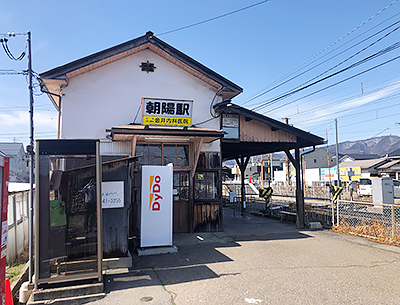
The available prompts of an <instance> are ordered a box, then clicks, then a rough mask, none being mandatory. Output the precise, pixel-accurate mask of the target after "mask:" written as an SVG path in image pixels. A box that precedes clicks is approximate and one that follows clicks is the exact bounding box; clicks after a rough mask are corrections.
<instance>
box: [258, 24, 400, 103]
mask: <svg viewBox="0 0 400 305" xmlns="http://www.w3.org/2000/svg"><path fill="white" fill-rule="evenodd" d="M398 23H400V20H399V21H397V22H395V23H393V24H391V25H390V26H388V27H386V28H385V29H383V30H381V31H379V32H377V33H375V34H373V35H371V36H369V37H367V38H365V39H364V40H362V41H360V42H358V43H357V44H355V45H353V46H351V47H349V48H347V49H346V50H343V51H342V52H340V53H338V54H336V55H334V56H332V57H330V58H328V59H326V60H325V61H323V62H321V63H319V64H317V65H315V66H313V67H311V68H310V69H308V70H306V71H303V72H302V73H300V74H297V75H295V76H294V77H292V78H290V79H288V80H286V81H285V82H283V83H280V84H278V85H276V86H275V87H273V88H271V89H269V90H267V91H264V92H263V93H261V94H259V95H258V96H256V97H254V99H255V98H258V97H261V96H262V95H264V94H266V93H268V92H270V91H272V90H274V89H277V88H278V87H280V86H282V85H284V84H286V83H288V82H290V81H292V80H294V79H295V78H297V77H299V76H301V75H303V74H305V73H307V72H309V71H311V70H313V69H315V68H316V67H319V66H320V65H322V64H324V63H326V62H327V61H329V60H331V59H333V58H335V57H337V56H339V55H341V54H342V53H344V52H346V51H348V50H350V49H352V48H354V47H355V46H357V45H359V44H361V43H363V42H365V41H367V40H368V39H370V38H372V37H374V36H376V35H378V34H380V33H381V32H383V31H385V30H387V29H388V28H390V27H392V26H394V25H395V24H398ZM399 28H400V26H398V27H396V28H395V29H393V30H392V31H390V32H389V33H386V34H385V35H383V36H382V37H380V38H379V39H377V40H375V41H374V42H372V43H370V44H369V45H368V46H366V47H364V48H362V49H361V50H359V51H357V52H356V53H354V54H353V55H351V56H349V57H347V58H346V59H344V60H343V61H341V62H339V63H338V64H336V65H334V66H333V67H331V68H329V69H327V70H325V71H324V72H322V73H320V74H318V75H317V76H315V77H313V78H311V79H309V80H308V81H306V82H304V83H302V84H300V85H298V86H296V87H294V88H292V89H291V91H292V90H296V89H298V88H300V87H302V86H305V85H306V84H308V83H310V82H311V81H313V80H315V79H318V78H319V77H321V76H323V75H325V74H326V73H328V72H330V71H332V70H334V69H335V68H337V67H339V66H341V65H343V64H344V63H346V62H347V61H349V60H350V59H352V58H354V57H356V56H357V55H359V54H361V53H362V52H364V51H366V50H367V49H369V48H371V47H372V46H374V45H375V44H377V43H378V42H380V41H382V40H383V39H384V38H387V37H388V36H389V35H391V34H393V33H394V32H395V31H397V30H398V29H399Z"/></svg>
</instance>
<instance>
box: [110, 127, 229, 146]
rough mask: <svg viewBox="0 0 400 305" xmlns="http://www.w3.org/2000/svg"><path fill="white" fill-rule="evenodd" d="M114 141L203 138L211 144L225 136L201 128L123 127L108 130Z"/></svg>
mask: <svg viewBox="0 0 400 305" xmlns="http://www.w3.org/2000/svg"><path fill="white" fill-rule="evenodd" d="M107 132H110V133H111V137H112V140H113V141H133V140H134V139H135V138H136V141H148V142H174V141H176V142H194V141H195V140H196V139H199V138H203V140H202V142H203V143H211V142H213V141H215V140H218V139H220V138H222V137H223V136H224V134H225V133H224V131H222V130H215V129H208V128H199V127H175V126H174V127H167V126H151V125H145V126H143V125H123V126H118V127H112V128H110V129H108V130H107Z"/></svg>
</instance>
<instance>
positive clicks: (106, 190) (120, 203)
mask: <svg viewBox="0 0 400 305" xmlns="http://www.w3.org/2000/svg"><path fill="white" fill-rule="evenodd" d="M101 203H102V208H103V209H110V208H123V207H124V181H109V182H102V183H101Z"/></svg>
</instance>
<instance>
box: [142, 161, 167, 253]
mask: <svg viewBox="0 0 400 305" xmlns="http://www.w3.org/2000/svg"><path fill="white" fill-rule="evenodd" d="M172 181H173V167H172V166H151V165H148V166H142V167H140V168H139V177H138V182H139V183H140V186H139V189H138V192H139V196H138V201H139V203H140V204H139V205H138V208H139V211H138V215H140V216H139V235H140V247H142V248H144V247H159V246H172V225H173V223H172V221H173V201H172Z"/></svg>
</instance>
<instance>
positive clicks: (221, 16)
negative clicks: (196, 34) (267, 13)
mask: <svg viewBox="0 0 400 305" xmlns="http://www.w3.org/2000/svg"><path fill="white" fill-rule="evenodd" d="M269 1H270V0H264V1H260V2H257V3H254V4H252V5H249V6H246V7H243V8H240V9H237V10H234V11H232V12H229V13H225V14H222V15H219V16H216V17H213V18H209V19H206V20H203V21H200V22H196V23H193V24H190V25H186V26H183V27H180V28H177V29H175V30H171V31H167V32H163V33H161V34H157V35H154V36H162V35H166V34H170V33H174V32H178V31H181V30H185V29H188V28H191V27H194V26H197V25H200V24H204V23H207V22H210V21H214V20H217V19H220V18H223V17H226V16H229V15H233V14H236V13H239V12H241V11H244V10H247V9H249V8H252V7H255V6H257V5H260V4H263V3H266V2H269ZM396 1H397V0H396Z"/></svg>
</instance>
